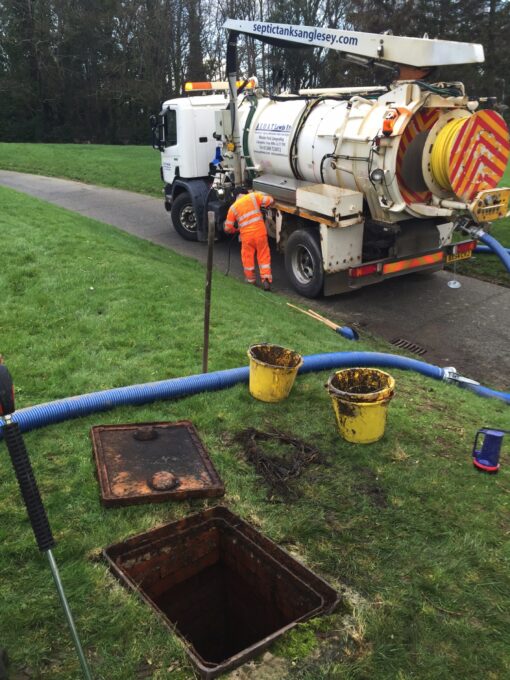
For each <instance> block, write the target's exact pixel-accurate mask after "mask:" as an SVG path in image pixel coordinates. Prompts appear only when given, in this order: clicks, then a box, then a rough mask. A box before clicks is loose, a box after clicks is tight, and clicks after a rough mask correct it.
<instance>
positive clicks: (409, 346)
mask: <svg viewBox="0 0 510 680" xmlns="http://www.w3.org/2000/svg"><path fill="white" fill-rule="evenodd" d="M390 344H391V345H393V346H394V347H398V348H399V349H405V350H407V351H408V352H411V354H417V355H418V356H422V355H423V354H426V352H427V350H426V349H425V348H424V347H422V346H421V345H417V344H416V343H415V342H410V341H409V340H405V339H404V338H395V340H392V341H391V343H390Z"/></svg>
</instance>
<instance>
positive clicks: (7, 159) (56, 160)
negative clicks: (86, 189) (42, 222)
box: [0, 142, 163, 197]
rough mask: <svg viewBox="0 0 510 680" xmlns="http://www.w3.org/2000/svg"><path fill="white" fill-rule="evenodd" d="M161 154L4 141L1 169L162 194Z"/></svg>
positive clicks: (133, 148)
mask: <svg viewBox="0 0 510 680" xmlns="http://www.w3.org/2000/svg"><path fill="white" fill-rule="evenodd" d="M159 166H160V154H159V152H156V151H154V149H152V148H151V147H150V146H149V145H147V146H108V145H100V144H17V143H6V142H3V143H0V168H2V169H3V170H16V171H19V172H29V173H33V174H36V175H47V176H49V177H63V178H66V179H74V180H79V181H81V182H86V183H88V184H97V185H100V186H105V187H114V188H116V189H126V190H128V191H137V192H138V193H141V194H149V195H150V196H158V197H161V196H162V193H161V192H162V188H163V184H162V182H161V178H160V175H159Z"/></svg>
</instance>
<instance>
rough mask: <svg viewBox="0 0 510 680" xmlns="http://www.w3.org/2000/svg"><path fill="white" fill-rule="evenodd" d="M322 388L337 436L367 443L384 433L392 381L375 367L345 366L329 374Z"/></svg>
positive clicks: (393, 382) (357, 442)
mask: <svg viewBox="0 0 510 680" xmlns="http://www.w3.org/2000/svg"><path fill="white" fill-rule="evenodd" d="M326 389H327V390H328V392H329V395H330V397H331V401H332V403H333V410H334V411H335V416H336V422H337V425H338V430H339V432H340V434H341V436H342V437H343V438H344V439H346V440H347V441H348V442H354V443H356V444H371V443H372V442H376V441H378V440H379V439H381V437H382V436H383V435H384V430H385V427H386V415H387V411H388V404H389V403H390V401H391V398H392V397H393V393H394V390H395V380H394V379H393V378H392V376H391V375H390V374H389V373H385V372H384V371H379V370H378V369H377V368H346V369H343V370H341V371H336V373H333V375H332V376H330V378H329V380H328V382H327V384H326Z"/></svg>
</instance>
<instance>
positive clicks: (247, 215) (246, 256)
mask: <svg viewBox="0 0 510 680" xmlns="http://www.w3.org/2000/svg"><path fill="white" fill-rule="evenodd" d="M271 203H273V199H272V197H271V196H266V195H265V194H262V193H260V192H258V191H255V192H252V193H250V194H244V195H243V196H240V197H239V198H238V199H237V200H236V201H235V203H233V204H232V205H231V206H230V210H229V211H228V214H227V219H226V220H225V231H226V232H227V234H233V233H235V231H236V229H235V222H237V224H238V227H239V233H240V236H241V260H242V262H243V268H244V276H245V278H246V280H247V281H248V283H255V256H256V257H257V262H258V265H259V271H260V278H261V280H262V281H264V280H265V281H269V283H272V281H273V277H272V274H271V253H270V251H269V243H268V240H267V232H266V225H265V223H264V218H263V217H262V213H261V212H260V208H261V207H264V208H267V207H268V206H270V205H271Z"/></svg>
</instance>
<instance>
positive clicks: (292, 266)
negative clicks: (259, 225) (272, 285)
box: [285, 229, 324, 298]
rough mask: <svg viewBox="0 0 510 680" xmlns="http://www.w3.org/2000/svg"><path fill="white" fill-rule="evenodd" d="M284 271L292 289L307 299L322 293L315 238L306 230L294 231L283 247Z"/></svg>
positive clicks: (318, 243) (320, 257) (322, 282)
mask: <svg viewBox="0 0 510 680" xmlns="http://www.w3.org/2000/svg"><path fill="white" fill-rule="evenodd" d="M285 270H286V272H287V276H288V277H289V279H290V282H291V283H292V285H293V287H294V288H295V289H296V290H297V291H298V293H300V294H301V295H304V296H305V297H307V298H315V297H317V296H318V295H320V293H321V292H322V287H323V285H324V268H323V266H322V252H321V247H320V242H319V239H318V238H317V236H316V235H315V234H314V233H313V232H311V231H308V230H306V229H298V230H297V231H294V232H293V233H292V234H291V235H290V236H289V239H288V241H287V243H286V245H285Z"/></svg>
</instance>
